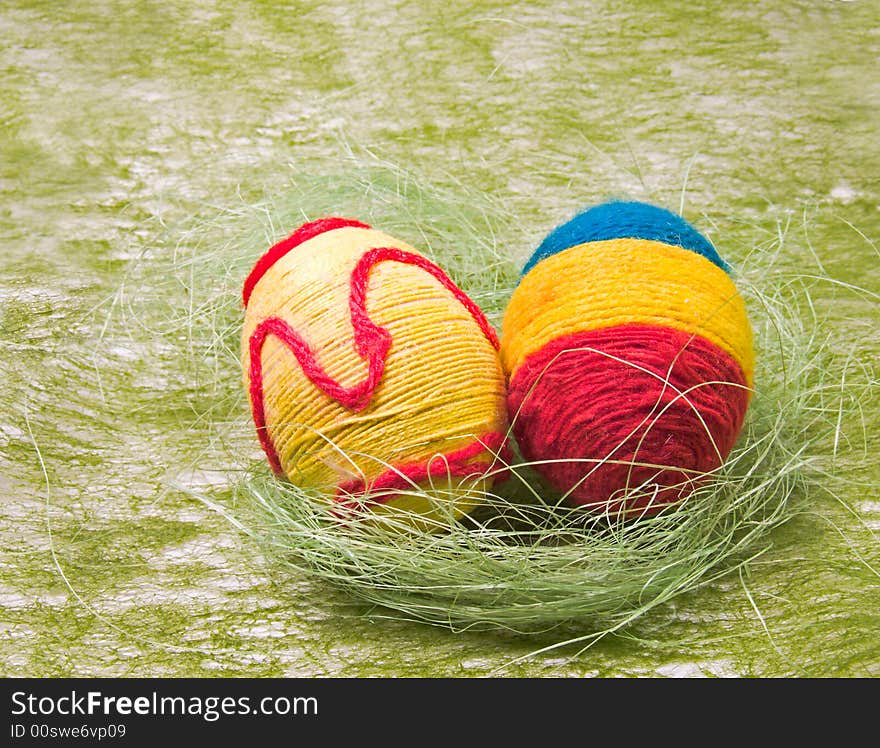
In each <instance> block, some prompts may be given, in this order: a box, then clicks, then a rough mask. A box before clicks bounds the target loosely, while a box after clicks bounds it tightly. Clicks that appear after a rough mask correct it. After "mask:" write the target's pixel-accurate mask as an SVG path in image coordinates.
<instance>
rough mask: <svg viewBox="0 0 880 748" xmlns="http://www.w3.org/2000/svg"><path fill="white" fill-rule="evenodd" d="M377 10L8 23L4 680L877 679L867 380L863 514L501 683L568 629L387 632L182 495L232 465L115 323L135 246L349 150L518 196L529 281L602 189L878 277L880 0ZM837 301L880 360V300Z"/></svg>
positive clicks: (855, 458) (840, 274)
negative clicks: (544, 247) (558, 231)
mask: <svg viewBox="0 0 880 748" xmlns="http://www.w3.org/2000/svg"><path fill="white" fill-rule="evenodd" d="M353 5H354V4H349V3H344V2H325V1H323V0H322V1H321V2H301V3H293V4H287V3H280V2H278V3H273V2H242V3H235V4H225V3H212V2H205V1H202V2H151V3H144V2H135V0H129V1H127V2H126V1H122V0H120V1H119V2H103V3H102V2H66V3H55V2H42V3H41V2H34V1H32V0H28V1H24V2H15V1H14V0H7V1H6V2H4V3H3V5H2V8H0V70H2V75H0V241H2V252H0V268H2V272H0V305H2V306H0V364H2V376H0V408H2V412H0V498H2V503H0V533H2V546H0V663H2V665H0V673H2V674H4V675H38V676H67V675H87V676H88V675H122V676H133V675H175V676H183V675H195V676H214V675H256V676H268V675H309V676H322V675H343V676H375V675H379V676H426V675H427V676H434V675H437V676H441V675H442V676H459V675H461V676H478V675H484V674H487V673H490V672H496V671H497V670H498V669H499V668H500V669H501V672H503V673H505V674H510V675H575V676H582V675H584V676H585V675H601V676H612V675H624V676H626V675H651V676H653V675H688V676H690V675H701V674H710V675H744V676H747V675H754V676H774V675H813V676H847V677H857V676H878V675H880V643H878V642H880V636H878V634H880V578H878V573H877V571H876V570H878V569H880V543H878V540H877V533H878V531H880V488H878V484H880V466H878V462H877V461H876V459H871V458H870V457H868V458H867V459H865V454H867V455H872V454H874V453H875V452H876V451H877V448H878V446H880V444H878V438H877V431H878V425H880V403H878V401H877V397H876V392H877V388H876V387H875V388H874V389H873V393H874V394H873V395H869V396H868V397H867V398H866V400H865V401H863V402H862V403H861V410H862V417H863V420H864V429H863V431H862V433H861V434H855V435H854V436H853V443H854V444H856V445H857V448H856V449H855V450H853V451H852V454H848V453H847V452H846V451H845V450H844V451H843V452H842V453H841V454H842V457H841V458H840V460H838V461H837V462H836V464H835V465H834V471H835V476H836V478H840V479H842V480H841V481H840V482H837V481H835V482H834V485H833V489H834V490H835V491H838V492H839V493H840V498H841V499H842V500H843V502H844V503H845V504H846V505H848V506H849V508H850V509H847V508H845V507H844V506H843V505H842V504H841V503H840V502H838V501H835V500H833V499H832V498H831V497H830V495H823V496H818V495H817V497H816V499H815V511H813V512H811V513H809V514H806V515H804V516H801V517H798V518H797V519H795V520H794V521H793V522H791V523H790V524H789V525H787V526H786V527H784V528H782V530H780V531H778V532H776V533H774V535H773V537H772V541H773V547H772V548H771V549H770V550H769V551H768V552H767V553H766V554H764V555H763V556H762V557H761V558H760V559H759V560H758V561H757V562H755V563H754V564H753V565H752V566H751V568H750V574H749V576H748V578H744V579H742V580H741V579H740V578H739V577H736V576H734V577H732V578H730V579H728V581H726V582H722V583H717V584H713V585H711V586H709V587H706V588H703V589H700V590H698V591H696V592H693V593H690V594H687V595H685V596H682V597H680V598H677V599H676V600H675V601H673V603H670V604H668V605H666V606H664V607H662V608H659V609H657V610H655V611H653V612H652V613H651V614H650V615H649V616H647V617H645V618H643V619H641V620H640V621H639V622H638V624H637V625H636V626H635V627H633V629H631V630H630V631H628V632H627V635H626V636H621V637H617V638H613V639H612V638H609V639H605V640H602V641H601V642H600V643H599V644H597V645H596V646H594V647H593V648H592V649H590V650H589V651H588V652H586V653H584V654H582V655H581V656H579V657H576V658H571V655H573V654H574V652H573V651H569V650H564V649H563V650H554V651H551V652H549V653H547V654H544V655H537V656H534V657H531V658H527V659H525V660H523V661H522V662H519V663H518V664H515V665H512V666H508V663H510V662H511V661H512V660H514V659H516V658H519V657H521V656H523V655H525V654H527V653H529V652H531V651H533V650H535V649H537V648H539V647H541V646H545V645H547V644H549V643H552V641H553V640H552V637H547V638H544V639H540V638H539V639H525V638H521V639H518V638H516V637H513V636H504V635H497V634H473V633H452V632H450V631H446V630H443V629H434V628H430V627H427V626H423V625H419V624H415V623H406V622H400V621H390V620H388V619H385V618H381V617H376V616H370V615H367V614H368V613H369V612H370V611H367V610H365V609H364V608H363V607H361V606H359V605H357V604H356V603H355V602H353V601H352V600H351V599H349V598H346V597H344V596H342V595H341V594H338V593H335V592H331V591H330V590H328V589H326V588H324V587H321V586H319V585H315V584H313V583H311V582H309V581H308V580H306V579H289V578H284V577H281V576H279V575H278V574H276V573H274V571H273V569H272V568H271V567H270V566H268V565H267V564H266V563H265V562H264V561H263V560H262V559H261V557H260V554H259V552H258V550H257V548H256V547H255V546H254V545H253V544H252V543H250V542H249V541H247V540H246V539H243V538H242V537H240V536H239V535H237V534H236V533H235V532H234V531H233V529H232V528H231V527H230V526H229V525H228V523H226V521H225V520H223V519H222V518H221V517H220V516H218V515H217V514H216V513H214V512H212V511H210V510H209V509H208V508H206V507H205V506H204V505H202V504H200V503H198V502H196V501H194V500H193V499H191V498H189V497H188V496H186V495H185V494H183V493H182V492H180V491H175V490H172V489H169V488H168V482H169V479H178V480H181V478H180V473H181V471H182V470H184V469H187V471H188V472H187V473H186V476H187V477H186V478H185V482H186V483H187V485H189V486H190V487H193V488H199V489H203V490H205V489H206V488H210V487H213V488H214V489H216V490H217V491H219V492H221V493H222V491H223V486H224V485H225V482H226V481H227V480H228V479H229V476H228V474H227V471H228V470H229V462H228V459H227V457H226V454H227V453H226V451H224V449H223V448H222V445H221V444H220V443H219V442H222V437H218V438H217V440H216V441H214V442H211V441H207V442H206V440H205V438H204V430H200V429H199V428H196V427H194V426H193V420H194V418H193V413H194V410H197V409H198V407H199V406H198V403H200V402H201V401H202V400H203V399H204V398H205V397H207V395H206V394H205V393H204V392H202V391H200V390H199V387H198V383H197V382H195V381H192V380H191V379H189V378H187V373H186V371H184V370H181V371H179V372H178V370H177V367H176V366H175V361H174V358H173V355H172V354H173V352H174V350H173V348H169V347H168V345H167V341H166V342H165V343H163V342H162V340H161V339H160V338H156V337H155V336H154V335H151V334H150V333H149V331H148V330H143V331H141V330H140V329H139V328H138V326H137V324H136V319H135V318H133V317H129V318H127V324H128V325H129V326H130V327H131V329H132V331H131V333H130V334H128V335H124V336H123V335H121V334H120V333H119V325H118V321H119V320H120V319H126V318H125V317H124V315H122V316H120V315H119V314H115V315H114V316H113V317H112V319H113V320H114V323H113V324H112V325H109V326H108V327H107V328H106V329H105V324H106V323H107V320H108V319H110V318H111V317H110V313H111V311H114V307H113V304H112V300H113V299H114V298H116V294H117V292H118V290H119V289H120V286H121V284H122V283H123V281H124V280H125V278H126V274H127V272H128V269H129V267H130V262H131V260H132V259H133V258H136V257H138V256H139V255H141V254H142V253H144V252H146V251H148V250H152V249H154V248H155V247H156V246H157V237H159V236H162V237H164V241H165V244H164V245H162V246H164V247H166V249H168V251H170V248H172V247H173V246H174V245H175V244H176V243H181V242H182V243H183V244H185V243H186V241H187V239H186V236H184V235H180V236H175V230H176V229H175V227H176V226H178V225H183V224H181V223H180V222H185V221H190V222H191V221H192V220H193V217H196V218H198V217H202V218H203V219H204V220H209V219H210V218H211V217H212V216H213V215H214V214H215V213H216V211H217V208H218V207H222V206H228V205H235V204H237V203H238V204H240V203H241V202H242V201H244V202H245V203H248V202H251V201H257V200H259V199H261V198H263V197H265V196H267V195H268V196H272V195H277V194H279V193H281V192H283V190H284V187H285V184H289V180H290V179H291V174H292V173H297V170H299V169H309V170H311V171H312V172H323V173H326V174H333V173H334V172H339V173H341V172H343V171H344V169H345V164H346V159H345V154H346V150H347V145H346V143H356V144H358V145H359V146H361V147H364V148H369V149H371V150H372V151H374V152H375V153H376V154H377V155H378V156H379V157H380V158H383V159H386V160H388V161H389V162H391V163H395V164H400V165H401V166H403V167H404V168H407V169H412V170H415V171H418V172H419V173H423V174H426V175H428V176H429V177H430V178H432V179H436V180H438V181H440V182H444V183H446V184H459V185H461V186H462V189H464V188H466V189H468V190H480V191H485V192H486V193H487V195H490V196H491V197H492V199H493V200H497V201H499V202H501V203H503V204H504V205H505V206H506V207H507V209H508V210H509V211H510V212H511V214H512V215H515V216H517V223H516V226H511V227H510V229H509V232H507V233H506V234H505V233H504V232H502V233H501V234H500V235H499V241H500V242H501V243H502V246H503V245H504V243H505V241H509V242H510V246H509V254H510V257H511V258H513V259H514V260H516V261H517V262H519V261H521V260H522V259H524V258H525V257H526V256H527V255H528V254H529V253H530V252H531V249H532V248H533V247H534V245H535V243H536V241H537V240H539V238H540V237H541V236H543V234H545V233H546V232H547V231H548V230H549V229H550V228H552V227H553V226H554V225H556V224H557V223H559V222H560V221H561V220H563V219H564V218H567V217H569V216H570V215H571V213H572V212H573V211H574V210H575V209H577V208H579V207H582V206H583V205H585V204H587V203H591V202H595V201H597V200H600V199H603V198H605V197H610V196H630V197H634V198H636V199H649V200H653V201H656V202H658V203H660V204H664V205H667V206H669V207H673V208H675V209H678V208H679V207H680V199H681V195H682V192H683V189H684V187H685V185H686V190H684V194H685V203H684V213H685V216H686V217H688V218H690V219H692V220H694V222H695V223H696V224H697V225H698V226H699V227H700V228H701V229H703V230H704V231H705V232H706V233H707V234H708V235H709V236H710V238H711V239H712V240H713V242H714V243H715V244H716V246H717V247H718V248H719V250H720V251H721V253H722V255H724V256H725V257H726V258H728V259H730V260H732V261H733V262H736V261H737V260H739V259H742V257H744V256H745V254H746V253H747V252H748V251H749V249H750V248H751V247H752V246H754V244H755V243H756V242H758V241H764V240H766V238H767V237H772V236H773V235H774V234H775V233H777V231H778V230H779V227H785V226H788V227H789V232H790V234H791V237H792V238H791V240H790V241H787V242H786V243H785V244H784V245H783V250H782V251H783V252H785V253H786V254H785V257H784V258H783V264H784V265H786V266H788V267H791V268H798V267H801V266H805V265H806V264H807V263H812V265H813V266H815V262H816V261H815V259H814V256H817V257H818V258H819V261H820V262H821V266H822V267H823V268H824V270H825V271H826V272H827V274H829V275H831V276H833V277H835V278H837V279H840V280H841V281H843V282H847V283H854V284H858V285H860V286H862V287H863V288H865V289H866V290H868V291H870V292H871V293H873V294H877V293H878V292H880V253H878V249H877V243H878V241H880V182H878V174H880V139H878V130H877V127H878V122H880V74H878V71H877V65H876V60H877V59H878V57H880V6H878V4H877V3H876V2H874V1H873V0H863V1H859V0H857V1H855V2H818V1H815V2H803V1H802V2H782V1H781V0H780V1H779V2H765V3H754V4H745V5H742V4H736V3H727V2H710V3H704V4H702V6H701V7H695V6H694V5H693V4H682V5H679V4H673V3H656V2H635V3H632V2H630V3H624V2H591V3H585V2H557V1H554V2H546V3H535V2H533V3H513V2H494V3H493V2H458V0H451V1H450V2H445V3H441V4H437V3H430V2H412V3H403V2H398V3H395V2H382V1H381V0H371V2H369V3H363V4H357V5H356V6H354V7H350V6H353ZM290 228H292V227H290ZM228 238H230V240H232V237H228ZM159 280H160V279H157V281H156V283H155V285H154V286H152V287H151V286H149V285H145V286H144V287H143V288H141V287H137V288H133V289H132V288H128V289H127V291H128V294H129V296H130V297H131V296H137V295H138V294H140V293H142V294H143V295H144V296H145V297H146V298H151V297H153V296H157V295H158V294H159V293H160V291H161V292H167V289H168V288H169V285H168V284H165V285H162V283H160V282H159ZM138 283H141V284H144V283H148V281H145V280H144V276H142V275H141V276H138ZM838 288H839V287H838ZM817 304H818V306H819V307H820V311H821V313H822V314H823V315H827V316H828V322H827V323H825V324H827V325H828V329H829V330H830V331H831V332H832V333H833V335H834V339H835V341H836V344H837V345H838V346H839V348H840V350H841V351H842V352H845V351H847V350H851V349H853V348H854V347H856V346H858V348H859V350H860V354H859V355H860V356H861V357H862V358H863V359H864V358H866V357H867V358H868V359H874V361H873V363H875V365H876V360H877V358H878V353H880V345H878V341H877V330H878V324H880V313H878V304H877V302H876V297H874V298H873V299H872V297H871V296H869V295H864V294H862V295H856V294H853V295H841V294H837V293H831V292H829V293H828V294H827V296H826V297H824V298H819V299H817ZM495 321H497V316H496V318H495ZM183 334H184V332H181V335H183ZM238 376H239V373H238V371H236V370H230V371H229V377H230V381H232V382H236V381H237V378H238ZM869 392H870V391H869ZM857 437H858V438H857ZM859 438H860V439H861V441H862V443H861V445H858V439H859ZM844 446H846V445H844ZM859 449H861V452H859ZM196 464H197V465H198V468H199V469H198V470H195V471H194V470H193V469H192V467H193V466H194V465H196ZM850 510H851V511H850ZM374 612H375V611H374Z"/></svg>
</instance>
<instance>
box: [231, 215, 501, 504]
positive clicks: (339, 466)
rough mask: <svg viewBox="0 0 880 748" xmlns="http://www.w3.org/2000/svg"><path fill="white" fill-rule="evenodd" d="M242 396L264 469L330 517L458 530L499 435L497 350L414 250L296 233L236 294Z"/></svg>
mask: <svg viewBox="0 0 880 748" xmlns="http://www.w3.org/2000/svg"><path fill="white" fill-rule="evenodd" d="M243 301H244V306H245V318H244V325H243V331H242V364H243V372H244V383H245V387H246V389H247V392H248V395H249V398H250V404H251V408H252V412H253V420H254V425H255V427H256V431H257V435H258V437H259V441H260V444H261V446H262V448H263V450H264V452H265V454H266V457H267V459H268V461H269V464H270V465H271V467H272V468H273V469H274V470H275V472H276V473H278V474H279V475H281V476H284V477H286V478H287V479H288V480H289V481H291V482H293V483H295V484H296V485H298V486H300V487H303V488H306V489H310V490H315V491H317V492H319V493H323V494H326V495H327V496H329V497H331V498H332V500H333V501H334V502H336V503H337V505H352V504H357V505H359V506H362V505H366V506H370V507H371V508H374V509H377V510H381V508H382V507H396V508H399V509H406V510H409V511H413V512H417V513H419V515H424V516H426V517H434V518H437V517H459V516H461V515H462V514H463V513H465V512H468V511H470V509H472V508H473V506H474V505H476V503H478V500H479V495H480V491H481V490H483V489H485V488H487V487H488V486H489V485H491V483H492V475H491V469H492V467H493V464H494V463H495V461H496V457H497V456H498V453H499V450H500V448H501V444H502V441H503V439H504V434H505V432H506V405H505V395H506V390H505V379H504V374H503V371H502V369H501V365H500V361H499V357H498V351H497V348H498V340H497V337H496V335H495V332H494V330H493V329H492V327H491V326H490V324H489V323H488V321H487V320H486V318H485V316H484V315H483V313H482V312H481V311H480V310H479V308H478V307H477V306H476V305H475V304H474V302H473V301H472V300H471V299H470V298H468V296H467V295H466V294H465V293H464V292H463V291H462V290H461V289H460V288H458V287H457V286H456V285H455V283H453V281H452V280H451V279H450V278H449V277H448V276H447V274H446V273H445V272H444V271H443V270H442V269H441V268H440V267H439V266H438V265H436V264H435V263H433V262H432V261H431V260H429V259H428V258H427V257H425V256H424V255H423V254H421V253H420V252H419V251H417V250H416V249H415V248H413V247H411V246H409V245H407V244H405V243H404V242H401V241H399V240H397V239H395V238H393V237H391V236H389V235H387V234H384V233H382V232H381V231H378V230H375V229H373V228H371V227H369V226H368V225H366V224H364V223H361V222H359V221H354V220H348V219H341V218H324V219H320V220H317V221H312V222H310V223H306V224H304V225H303V226H301V227H299V228H298V229H297V230H296V231H295V232H294V233H293V234H292V235H291V236H289V237H288V238H286V239H284V240H283V241H281V242H279V243H278V244H276V245H275V246H273V247H272V248H271V249H269V250H268V251H267V252H266V253H265V255H263V257H261V258H260V259H259V260H258V261H257V263H256V265H255V266H254V268H253V271H252V272H251V273H250V275H249V276H248V278H247V280H246V281H245V284H244V290H243Z"/></svg>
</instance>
